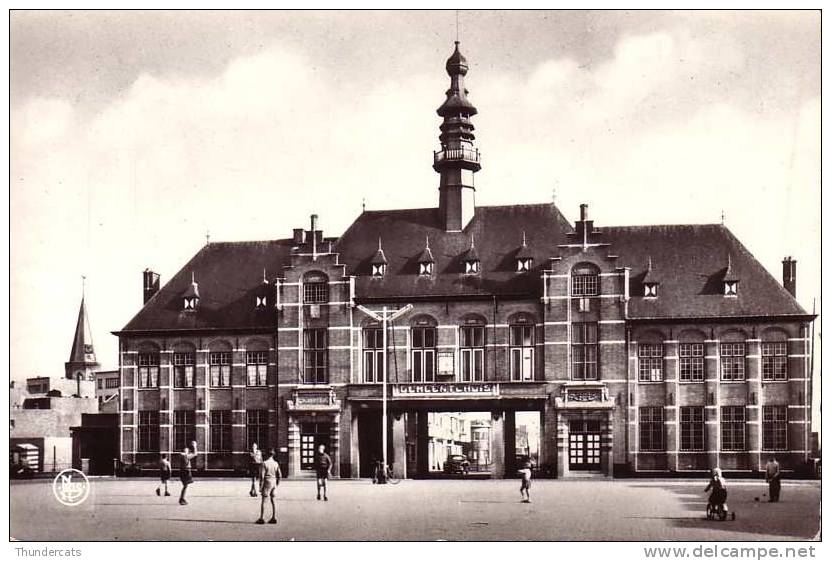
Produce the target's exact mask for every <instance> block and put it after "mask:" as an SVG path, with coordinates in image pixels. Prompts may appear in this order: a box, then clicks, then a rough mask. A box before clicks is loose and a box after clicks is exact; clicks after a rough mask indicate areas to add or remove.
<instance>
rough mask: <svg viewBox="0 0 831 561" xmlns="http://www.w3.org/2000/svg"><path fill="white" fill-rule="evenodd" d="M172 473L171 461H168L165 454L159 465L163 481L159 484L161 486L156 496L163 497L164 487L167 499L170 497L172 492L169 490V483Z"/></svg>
mask: <svg viewBox="0 0 831 561" xmlns="http://www.w3.org/2000/svg"><path fill="white" fill-rule="evenodd" d="M171 472H172V469H171V467H170V460H168V459H167V455H166V454H163V455H162V460H161V462H160V464H159V479H160V480H161V483H159V486H158V487H156V495H158V496H160V497H161V495H162V485H164V496H165V497H169V496H170V491H168V490H167V482H168V481H170V474H171Z"/></svg>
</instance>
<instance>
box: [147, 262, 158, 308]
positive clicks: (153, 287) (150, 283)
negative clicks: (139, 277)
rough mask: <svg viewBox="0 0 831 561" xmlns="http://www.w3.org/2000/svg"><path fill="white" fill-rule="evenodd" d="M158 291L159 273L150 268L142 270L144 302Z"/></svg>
mask: <svg viewBox="0 0 831 561" xmlns="http://www.w3.org/2000/svg"><path fill="white" fill-rule="evenodd" d="M158 291H159V275H157V274H156V273H154V272H153V271H151V270H150V269H145V270H144V303H145V304H147V301H148V300H150V299H151V298H153V296H154V295H155V294H156V293H157V292H158Z"/></svg>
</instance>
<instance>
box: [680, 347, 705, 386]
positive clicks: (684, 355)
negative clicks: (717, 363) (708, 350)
mask: <svg viewBox="0 0 831 561" xmlns="http://www.w3.org/2000/svg"><path fill="white" fill-rule="evenodd" d="M678 357H679V358H678V361H679V363H678V369H679V373H680V377H681V381H682V382H703V381H704V344H703V343H681V344H680V345H678Z"/></svg>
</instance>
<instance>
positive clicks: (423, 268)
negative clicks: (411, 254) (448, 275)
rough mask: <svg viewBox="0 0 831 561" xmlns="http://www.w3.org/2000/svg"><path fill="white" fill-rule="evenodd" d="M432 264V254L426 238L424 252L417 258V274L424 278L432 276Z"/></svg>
mask: <svg viewBox="0 0 831 561" xmlns="http://www.w3.org/2000/svg"><path fill="white" fill-rule="evenodd" d="M433 263H434V259H433V252H432V251H430V238H426V241H425V243H424V251H422V252H421V255H419V256H418V274H419V275H421V276H425V277H427V276H430V275H432V274H433Z"/></svg>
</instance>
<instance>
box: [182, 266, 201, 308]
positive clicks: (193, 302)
mask: <svg viewBox="0 0 831 561" xmlns="http://www.w3.org/2000/svg"><path fill="white" fill-rule="evenodd" d="M182 304H183V306H182V307H183V309H184V310H185V311H187V312H192V311H195V310H196V306H197V305H199V285H198V284H196V278H195V276H194V274H193V272H191V274H190V286H188V288H187V290H185V293H184V294H183V295H182Z"/></svg>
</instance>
